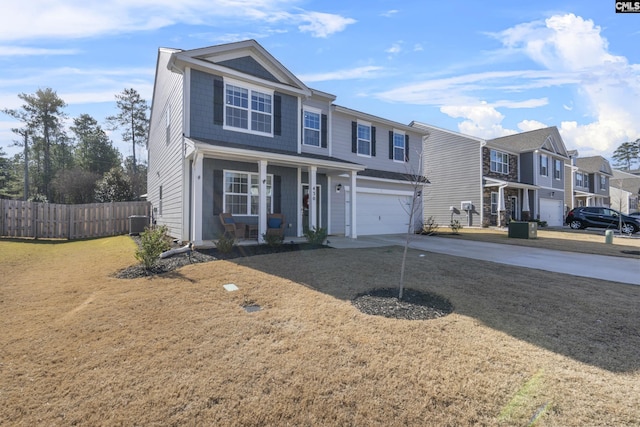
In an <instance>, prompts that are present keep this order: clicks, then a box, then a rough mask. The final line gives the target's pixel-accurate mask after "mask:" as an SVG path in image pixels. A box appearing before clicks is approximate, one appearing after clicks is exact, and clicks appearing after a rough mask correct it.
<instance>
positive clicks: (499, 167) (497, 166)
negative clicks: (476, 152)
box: [490, 150, 509, 174]
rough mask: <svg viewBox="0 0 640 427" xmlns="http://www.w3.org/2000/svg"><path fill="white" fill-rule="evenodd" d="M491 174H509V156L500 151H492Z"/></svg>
mask: <svg viewBox="0 0 640 427" xmlns="http://www.w3.org/2000/svg"><path fill="white" fill-rule="evenodd" d="M490 157H491V166H490V168H491V172H497V173H502V174H508V173H509V155H508V154H507V153H503V152H502V151H498V150H491V155H490Z"/></svg>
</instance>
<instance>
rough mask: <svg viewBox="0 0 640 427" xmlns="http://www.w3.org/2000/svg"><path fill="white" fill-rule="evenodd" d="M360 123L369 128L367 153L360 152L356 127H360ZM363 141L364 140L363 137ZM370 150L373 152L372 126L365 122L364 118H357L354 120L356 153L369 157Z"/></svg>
mask: <svg viewBox="0 0 640 427" xmlns="http://www.w3.org/2000/svg"><path fill="white" fill-rule="evenodd" d="M360 125H362V126H365V127H368V128H369V154H364V153H361V152H360V135H359V132H358V128H359V127H360ZM363 141H365V140H364V139H363ZM372 152H373V126H372V125H371V122H366V121H364V120H360V119H357V120H356V155H358V156H360V157H367V158H371V157H372V156H373V155H372Z"/></svg>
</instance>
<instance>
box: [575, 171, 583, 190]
mask: <svg viewBox="0 0 640 427" xmlns="http://www.w3.org/2000/svg"><path fill="white" fill-rule="evenodd" d="M583 185H584V184H583V183H582V174H581V173H580V172H576V187H582V186H583Z"/></svg>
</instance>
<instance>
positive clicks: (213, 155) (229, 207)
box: [147, 40, 425, 244]
mask: <svg viewBox="0 0 640 427" xmlns="http://www.w3.org/2000/svg"><path fill="white" fill-rule="evenodd" d="M335 98H336V97H335V96H334V95H331V94H328V93H325V92H322V91H318V90H314V89H311V88H309V87H308V86H306V85H305V84H304V83H303V82H302V81H300V80H299V79H298V78H297V77H296V76H295V75H293V74H292V73H291V72H290V71H289V70H288V69H286V68H285V67H284V66H283V65H282V64H281V63H280V62H279V61H277V60H276V59H275V58H274V57H273V56H272V55H271V54H270V53H269V52H267V51H266V50H265V49H264V48H263V47H262V46H261V45H260V44H258V43H257V42H256V41H254V40H247V41H242V42H237V43H230V44H224V45H218V46H212V47H205V48H201V49H192V50H179V49H164V48H163V49H160V50H159V52H158V60H157V68H156V78H155V86H154V93H153V100H152V109H151V121H150V131H149V147H148V148H149V150H148V152H149V166H148V183H147V192H148V196H147V197H148V200H149V201H150V202H151V204H152V206H153V217H154V221H155V222H156V223H157V224H164V225H167V226H168V227H169V230H170V234H171V235H172V236H173V237H175V238H178V239H180V240H182V241H191V242H194V243H196V244H200V243H201V242H203V241H210V240H214V239H216V238H218V236H220V235H221V234H222V232H223V225H222V224H221V223H220V221H219V219H218V216H219V214H220V213H223V212H224V213H231V214H232V215H233V216H234V217H235V218H237V219H238V221H240V222H242V223H246V224H253V225H254V227H255V229H256V230H257V233H258V239H261V237H262V236H263V234H264V233H265V231H266V229H267V215H268V214H270V213H280V214H283V215H284V217H285V222H286V224H285V236H291V237H293V236H302V235H303V233H304V230H305V229H306V228H307V227H309V228H313V227H318V228H319V227H323V228H325V229H327V230H328V232H329V233H330V234H340V235H345V236H349V237H352V238H356V237H357V236H358V235H366V234H385V233H398V232H407V230H408V229H409V228H408V227H412V226H413V224H411V225H410V224H409V210H408V208H407V206H408V205H409V204H410V202H411V200H412V199H413V195H414V193H415V192H416V186H415V185H413V184H414V183H415V182H421V179H419V178H416V176H420V171H419V169H420V164H421V163H420V159H421V155H422V138H423V136H424V134H425V132H424V131H423V130H420V129H415V128H412V127H410V126H407V125H403V124H400V123H397V122H393V121H391V120H386V119H384V118H380V117H375V116H372V115H368V114H366V113H362V112H358V111H355V110H351V109H348V108H345V107H341V106H338V105H336V104H334V100H335ZM417 192H418V193H420V191H419V189H418V191H417ZM417 217H418V218H420V217H421V212H419V213H418V215H417Z"/></svg>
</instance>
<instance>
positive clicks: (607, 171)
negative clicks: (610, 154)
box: [576, 156, 613, 175]
mask: <svg viewBox="0 0 640 427" xmlns="http://www.w3.org/2000/svg"><path fill="white" fill-rule="evenodd" d="M576 166H577V167H578V169H580V170H582V171H584V172H588V173H602V174H604V175H613V171H612V169H611V165H610V164H609V161H608V160H607V159H605V158H604V157H602V156H592V157H578V158H577V159H576Z"/></svg>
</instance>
